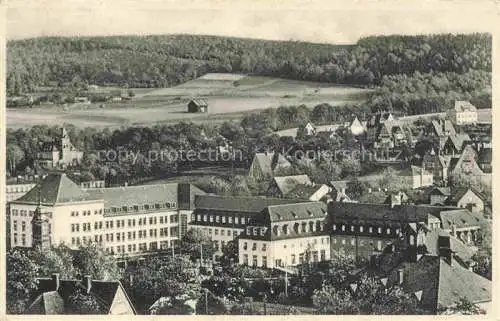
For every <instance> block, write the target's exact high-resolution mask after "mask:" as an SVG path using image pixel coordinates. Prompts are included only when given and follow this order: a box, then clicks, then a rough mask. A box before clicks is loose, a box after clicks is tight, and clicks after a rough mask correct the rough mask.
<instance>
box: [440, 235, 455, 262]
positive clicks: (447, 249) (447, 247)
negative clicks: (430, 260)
mask: <svg viewBox="0 0 500 321" xmlns="http://www.w3.org/2000/svg"><path fill="white" fill-rule="evenodd" d="M438 249H439V256H440V257H442V258H443V259H444V260H445V261H446V263H448V264H449V265H452V263H453V260H452V259H453V251H452V250H451V242H450V236H449V235H446V236H445V235H442V236H439V237H438Z"/></svg>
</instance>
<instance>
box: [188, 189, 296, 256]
mask: <svg viewBox="0 0 500 321" xmlns="http://www.w3.org/2000/svg"><path fill="white" fill-rule="evenodd" d="M296 202H297V201H296V200H289V199H278V198H261V197H252V198H249V197H222V196H215V195H200V196H196V199H195V210H194V212H193V217H192V220H191V223H190V227H191V228H194V229H197V230H200V231H202V232H204V233H205V234H206V235H208V236H209V237H210V238H211V239H212V241H213V243H214V247H215V256H216V257H217V256H220V255H221V254H222V250H223V249H224V247H225V246H226V245H227V244H228V243H229V242H230V241H233V240H234V239H236V238H237V237H238V236H239V235H240V234H241V233H243V231H244V230H245V227H246V226H247V224H248V222H250V221H251V220H252V218H253V217H254V216H256V215H258V214H259V213H260V212H261V211H262V210H264V209H265V208H266V207H267V206H270V205H277V204H290V203H296Z"/></svg>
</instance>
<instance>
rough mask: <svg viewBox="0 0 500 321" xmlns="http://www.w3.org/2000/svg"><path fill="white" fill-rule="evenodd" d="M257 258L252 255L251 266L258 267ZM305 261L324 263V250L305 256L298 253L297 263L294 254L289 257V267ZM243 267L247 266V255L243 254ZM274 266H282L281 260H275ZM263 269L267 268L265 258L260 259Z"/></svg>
mask: <svg viewBox="0 0 500 321" xmlns="http://www.w3.org/2000/svg"><path fill="white" fill-rule="evenodd" d="M258 259H259V256H258V255H252V266H254V267H257V266H259V262H258ZM307 260H309V261H312V262H318V261H326V250H321V251H320V252H318V251H312V252H311V254H310V255H306V253H300V254H299V256H298V262H297V256H296V255H295V254H292V255H290V264H291V265H296V264H297V263H298V264H303V263H305V262H306V261H307ZM242 263H243V264H244V265H248V263H249V262H248V254H243V262H242ZM275 265H276V266H284V265H285V264H284V262H283V261H282V260H281V259H277V260H275ZM260 266H262V267H264V268H267V256H262V257H261V265H260Z"/></svg>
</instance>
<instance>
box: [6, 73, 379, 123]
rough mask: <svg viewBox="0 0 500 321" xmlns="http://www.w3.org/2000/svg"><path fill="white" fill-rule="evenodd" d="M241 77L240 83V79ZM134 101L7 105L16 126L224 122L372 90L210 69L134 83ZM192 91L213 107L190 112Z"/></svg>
mask: <svg viewBox="0 0 500 321" xmlns="http://www.w3.org/2000/svg"><path fill="white" fill-rule="evenodd" d="M235 82H236V85H235ZM132 91H134V93H135V94H136V95H135V97H134V99H133V100H131V101H123V102H113V103H106V104H105V105H104V108H100V105H101V104H87V105H85V104H73V105H69V106H66V107H64V108H63V107H62V106H57V105H43V106H40V107H36V108H31V109H28V108H9V109H7V125H8V127H12V128H19V127H26V126H33V125H36V124H47V125H56V124H63V123H68V124H73V125H75V126H77V127H87V126H92V127H115V128H116V127H121V126H130V125H154V124H165V123H175V122H180V121H187V122H207V121H210V122H222V121H225V120H231V119H239V118H241V117H242V116H243V115H244V114H245V113H247V112H250V111H253V110H258V109H264V108H276V107H279V106H290V105H301V104H304V105H306V106H308V107H311V108H312V107H314V106H315V105H318V104H321V103H328V104H331V105H341V104H345V103H351V102H352V103H354V102H358V101H362V100H364V99H366V96H367V95H368V94H369V93H370V92H371V90H367V89H361V88H352V87H345V86H329V85H328V84H320V83H314V82H305V81H294V80H285V79H279V78H272V77H256V76H245V75H236V74H206V75H204V76H202V77H199V78H197V79H194V80H191V81H188V82H186V83H183V84H181V85H179V86H175V87H171V88H162V89H132ZM193 97H202V98H205V99H206V100H207V101H208V104H209V108H208V113H188V112H187V103H188V102H189V100H190V99H192V98H193Z"/></svg>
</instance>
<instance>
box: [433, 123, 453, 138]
mask: <svg viewBox="0 0 500 321" xmlns="http://www.w3.org/2000/svg"><path fill="white" fill-rule="evenodd" d="M432 127H433V128H434V131H435V132H436V135H438V136H445V135H452V136H454V135H456V133H457V132H456V131H455V127H453V123H452V122H451V121H450V120H448V119H440V120H433V121H432Z"/></svg>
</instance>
